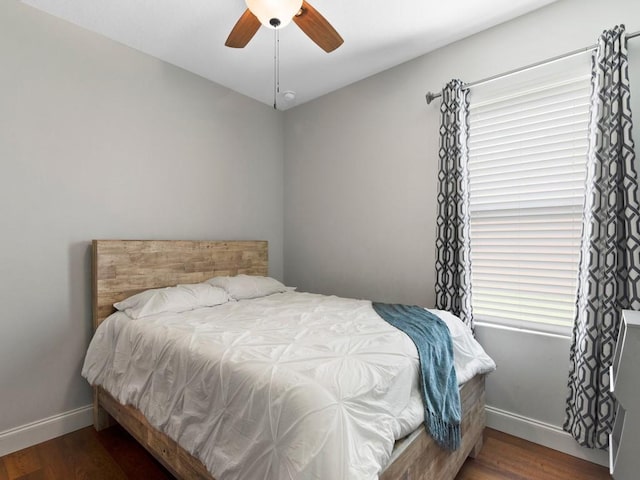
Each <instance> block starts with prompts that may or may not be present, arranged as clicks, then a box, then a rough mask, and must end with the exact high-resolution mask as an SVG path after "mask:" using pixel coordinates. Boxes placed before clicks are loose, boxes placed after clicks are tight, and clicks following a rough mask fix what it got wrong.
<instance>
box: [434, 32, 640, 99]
mask: <svg viewBox="0 0 640 480" xmlns="http://www.w3.org/2000/svg"><path fill="white" fill-rule="evenodd" d="M639 36H640V30H639V31H637V32H633V33H630V34H628V35H627V36H626V37H627V40H631V39H632V38H635V37H639ZM597 47H598V45H597V44H594V45H590V46H588V47H584V48H579V49H578V50H573V51H571V52H567V53H563V54H562V55H557V56H555V57H551V58H547V59H546V60H541V61H539V62H535V63H532V64H529V65H526V66H524V67H520V68H515V69H513V70H509V71H508V72H504V73H499V74H497V75H493V76H491V77H487V78H483V79H482V80H477V81H475V82H471V83H466V84H465V87H474V86H477V85H482V84H483V83H488V82H492V81H493V80H498V79H499V78H504V77H508V76H509V75H513V74H514V73H520V72H524V71H525V70H530V69H532V68H536V67H540V66H542V65H546V64H548V63H553V62H555V61H558V60H562V59H564V58H569V57H573V56H574V55H579V54H581V53H586V52H590V51H592V50H595V49H596V48H597ZM441 96H442V93H441V92H438V93H432V92H427V94H426V95H425V98H426V99H427V105H429V104H431V102H432V101H434V100H435V99H436V98H439V97H441Z"/></svg>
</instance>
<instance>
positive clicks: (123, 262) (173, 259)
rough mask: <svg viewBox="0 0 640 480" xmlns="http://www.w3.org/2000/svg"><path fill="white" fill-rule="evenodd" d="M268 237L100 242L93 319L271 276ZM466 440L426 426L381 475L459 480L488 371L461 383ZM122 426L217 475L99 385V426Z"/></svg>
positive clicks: (204, 474) (190, 469) (174, 468)
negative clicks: (184, 291) (182, 292)
mask: <svg viewBox="0 0 640 480" xmlns="http://www.w3.org/2000/svg"><path fill="white" fill-rule="evenodd" d="M267 250H268V245H267V242H266V241H184V240H175V241H174V240H94V241H93V259H92V265H93V269H92V292H93V324H94V328H97V327H98V325H100V323H101V322H102V321H103V320H105V319H106V318H107V317H108V316H109V315H110V314H111V313H113V312H114V311H115V310H114V308H113V304H114V303H115V302H118V301H120V300H123V299H124V298H127V297H129V296H131V295H133V294H135V293H138V292H140V291H142V290H146V289H149V288H159V287H165V286H173V285H177V284H179V283H198V282H202V281H204V280H207V279H209V278H211V277H213V276H216V275H237V274H240V273H244V274H247V275H267V271H268V254H267ZM460 396H461V402H462V412H463V419H462V425H461V430H462V442H461V446H460V448H459V449H458V450H456V451H455V452H449V451H446V450H443V449H441V448H440V447H439V446H438V445H437V444H436V443H435V441H434V440H433V439H432V438H431V437H430V436H429V435H428V434H427V433H426V431H425V429H424V427H421V428H419V429H418V430H416V431H415V432H413V433H412V434H411V435H409V436H408V437H407V438H405V439H403V440H400V441H398V442H396V446H395V449H394V452H393V456H392V459H391V462H390V464H389V465H388V466H387V468H386V469H385V470H384V471H383V472H382V474H381V475H380V480H436V479H437V480H448V479H450V480H452V479H453V478H454V477H455V475H456V474H457V472H458V471H459V470H460V468H461V467H462V464H463V463H464V461H465V459H466V458H467V456H471V457H475V456H476V455H477V454H478V453H479V452H480V449H481V448H482V440H483V430H484V425H485V393H484V375H478V376H476V377H475V378H473V379H472V380H470V381H469V382H467V383H465V384H464V385H463V386H462V387H461V389H460ZM113 420H115V421H116V422H118V423H119V424H120V425H122V426H123V427H124V428H125V429H126V430H127V431H128V432H129V433H130V434H131V435H132V436H133V437H134V438H135V439H136V440H137V441H138V442H139V443H140V444H141V445H142V446H144V447H145V448H146V449H147V450H148V451H149V452H150V453H151V454H152V455H153V456H154V457H155V458H156V459H157V460H158V461H159V462H160V463H162V464H163V465H164V466H165V467H166V468H167V469H168V470H169V471H170V472H171V473H172V474H173V475H175V476H176V477H177V478H178V479H185V480H186V479H194V480H195V479H206V480H215V479H214V478H213V477H212V476H211V474H210V473H209V472H208V471H207V469H206V468H205V466H204V465H203V464H202V463H201V462H200V460H198V459H197V458H195V457H193V456H192V455H191V454H189V453H188V452H187V451H186V450H184V449H183V448H181V447H180V446H179V445H178V444H177V443H176V442H175V441H174V440H172V439H171V438H169V437H168V436H167V435H165V434H163V433H162V432H160V431H158V430H156V429H155V428H154V427H152V426H151V425H150V424H149V422H148V421H147V420H146V419H145V418H144V416H143V415H142V413H141V412H140V411H139V410H137V409H135V408H133V407H132V406H130V405H122V404H120V403H118V401H117V400H115V399H114V398H113V397H112V396H111V395H109V393H107V392H106V391H105V390H103V389H102V388H100V387H94V426H95V428H96V430H98V431H99V430H102V429H104V428H106V427H108V426H110V425H112V424H113Z"/></svg>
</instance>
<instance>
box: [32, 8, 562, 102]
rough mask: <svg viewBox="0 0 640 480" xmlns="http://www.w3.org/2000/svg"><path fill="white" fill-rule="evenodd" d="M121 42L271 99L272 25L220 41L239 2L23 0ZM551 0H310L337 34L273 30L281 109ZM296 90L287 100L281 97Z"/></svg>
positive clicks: (236, 13) (246, 92)
mask: <svg viewBox="0 0 640 480" xmlns="http://www.w3.org/2000/svg"><path fill="white" fill-rule="evenodd" d="M22 1H23V3H26V4H28V5H31V6H33V7H35V8H38V9H40V10H43V11H45V12H48V13H50V14H52V15H55V16H57V17H60V18H63V19H65V20H68V21H70V22H72V23H74V24H76V25H79V26H81V27H84V28H86V29H88V30H92V31H94V32H97V33H100V34H102V35H104V36H106V37H109V38H111V39H113V40H116V41H118V42H120V43H123V44H124V45H128V46H130V47H132V48H135V49H137V50H140V51H142V52H144V53H147V54H149V55H152V56H154V57H157V58H159V59H162V60H164V61H166V62H169V63H171V64H174V65H177V66H179V67H182V68H184V69H186V70H188V71H191V72H193V73H196V74H198V75H200V76H202V77H205V78H208V79H210V80H212V81H214V82H216V83H219V84H221V85H224V86H226V87H228V88H230V89H232V90H235V91H237V92H240V93H242V94H244V95H247V96H249V97H252V98H254V99H256V100H258V101H260V102H263V103H266V104H267V105H273V86H274V62H273V57H274V33H273V30H269V29H267V28H265V27H261V28H260V30H259V31H258V33H257V34H256V36H255V37H254V38H253V39H252V40H251V42H249V44H248V45H247V47H245V48H243V49H232V48H228V47H225V46H224V42H225V40H226V38H227V36H228V34H229V32H230V31H231V28H232V27H233V26H234V25H235V22H236V21H237V19H238V18H239V17H240V15H241V14H242V12H244V10H245V9H246V5H245V3H244V0H22ZM554 1H557V0H517V1H514V0H482V1H480V0H448V1H444V0H439V1H436V0H394V1H388V0H349V1H346V0H312V1H311V2H310V3H311V4H312V5H313V6H314V7H315V8H316V10H318V11H319V12H320V13H321V14H322V15H324V17H325V18H326V19H327V20H328V21H329V22H330V23H331V24H332V25H333V26H334V28H335V29H336V30H337V31H338V32H339V33H340V35H341V36H342V37H343V38H344V44H343V45H342V46H341V47H340V48H338V49H337V50H335V51H334V52H332V53H325V52H324V51H323V50H321V49H320V48H319V47H318V46H316V45H315V44H314V43H313V42H312V41H311V40H310V39H309V38H308V37H306V36H305V35H304V33H302V31H301V30H300V29H299V28H298V27H297V26H296V25H295V24H294V23H291V24H290V25H288V26H287V27H285V28H283V29H282V30H280V92H281V94H280V96H279V98H278V108H279V109H282V110H285V109H287V108H290V107H291V106H294V105H297V104H301V103H304V102H307V101H309V100H312V99H314V98H316V97H319V96H321V95H324V94H326V93H329V92H331V91H333V90H337V89H339V88H341V87H344V86H345V85H348V84H350V83H353V82H355V81H358V80H360V79H362V78H366V77H368V76H370V75H373V74H375V73H378V72H380V71H382V70H386V69H388V68H390V67H393V66H395V65H398V64H400V63H403V62H406V61H407V60H410V59H412V58H416V57H418V56H420V55H423V54H425V53H427V52H430V51H432V50H435V49H436V48H439V47H441V46H443V45H446V44H448V43H451V42H454V41H456V40H459V39H461V38H464V37H467V36H469V35H472V34H474V33H476V32H479V31H481V30H484V29H486V28H489V27H492V26H494V25H497V24H498V23H502V22H504V21H507V20H510V19H512V18H515V17H517V16H519V15H522V14H524V13H527V12H529V11H531V10H535V9H536V8H539V7H541V6H544V5H547V4H549V3H553V2H554ZM286 91H293V92H295V94H296V98H295V100H294V101H287V100H286V99H285V98H284V97H283V95H282V94H283V93H284V92H286Z"/></svg>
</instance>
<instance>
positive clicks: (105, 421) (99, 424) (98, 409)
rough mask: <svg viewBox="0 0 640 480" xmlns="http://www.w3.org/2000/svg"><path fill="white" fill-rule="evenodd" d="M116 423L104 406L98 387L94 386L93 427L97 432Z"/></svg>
mask: <svg viewBox="0 0 640 480" xmlns="http://www.w3.org/2000/svg"><path fill="white" fill-rule="evenodd" d="M112 425H115V420H114V419H113V417H112V416H111V415H109V414H108V413H107V411H106V410H105V409H104V408H102V406H101V405H100V401H99V398H98V387H93V428H95V429H96V431H97V432H99V431H101V430H104V429H105V428H108V427H110V426H112Z"/></svg>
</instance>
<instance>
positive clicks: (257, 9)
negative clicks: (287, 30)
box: [245, 0, 302, 28]
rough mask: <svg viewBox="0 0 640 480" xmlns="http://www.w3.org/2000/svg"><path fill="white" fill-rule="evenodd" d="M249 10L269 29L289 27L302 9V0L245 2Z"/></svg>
mask: <svg viewBox="0 0 640 480" xmlns="http://www.w3.org/2000/svg"><path fill="white" fill-rule="evenodd" d="M245 3H246V4H247V8H248V9H249V10H251V12H252V13H253V14H254V15H255V16H256V17H257V18H258V20H260V23H262V25H264V26H265V27H269V28H282V27H285V26H287V25H288V24H289V23H290V22H291V19H292V18H293V16H294V15H295V14H296V13H298V12H299V11H300V8H302V0H245Z"/></svg>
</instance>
